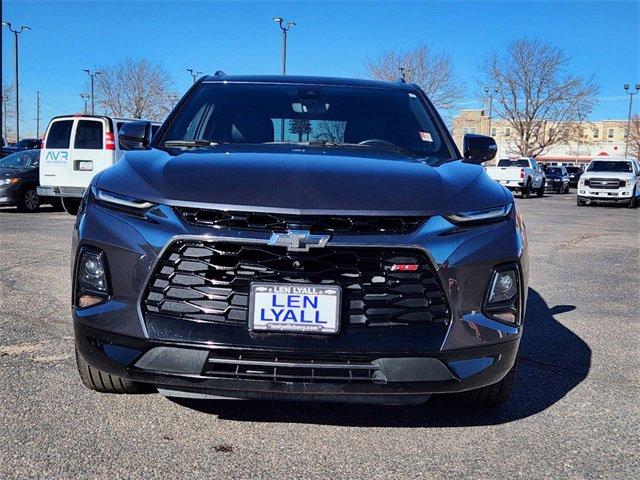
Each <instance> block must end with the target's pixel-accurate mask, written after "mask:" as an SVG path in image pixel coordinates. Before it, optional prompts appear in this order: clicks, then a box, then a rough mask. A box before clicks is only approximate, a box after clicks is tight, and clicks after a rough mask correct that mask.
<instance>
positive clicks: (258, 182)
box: [97, 145, 511, 215]
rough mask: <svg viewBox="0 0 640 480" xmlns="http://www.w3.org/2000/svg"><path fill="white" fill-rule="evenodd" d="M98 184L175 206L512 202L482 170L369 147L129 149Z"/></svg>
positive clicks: (316, 208) (449, 206) (439, 207)
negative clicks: (431, 162)
mask: <svg viewBox="0 0 640 480" xmlns="http://www.w3.org/2000/svg"><path fill="white" fill-rule="evenodd" d="M97 183H98V184H97V186H98V187H99V188H101V189H104V190H109V191H113V192H115V193H120V194H123V195H128V196H130V197H135V198H140V199H144V200H147V201H151V202H155V203H164V204H170V205H174V206H204V205H206V206H208V207H210V208H226V209H240V210H253V209H255V210H257V211H280V212H283V213H285V212H289V213H301V212H303V211H304V212H306V213H313V212H316V213H323V212H325V213H328V212H331V213H332V214H354V213H359V214H391V213H396V214H399V213H403V214H427V215H433V214H442V213H450V212H458V211H469V210H476V209H480V208H484V207H488V206H494V205H501V204H504V203H506V202H507V201H508V200H509V199H510V198H511V196H510V194H508V193H507V192H506V191H505V190H504V189H503V188H502V187H500V186H499V185H498V184H497V183H495V182H494V181H493V180H491V179H490V178H489V176H488V175H487V174H486V173H485V171H484V169H483V168H482V166H479V165H471V164H466V163H462V162H461V161H452V162H448V163H445V164H442V165H440V166H437V167H433V166H429V165H427V164H426V163H424V162H422V161H420V160H418V159H415V158H413V157H406V156H402V155H398V154H396V153H393V152H388V151H384V150H374V149H372V148H337V147H307V146H300V145H293V146H283V145H264V146H249V145H240V146H233V145H221V146H218V147H215V148H213V149H201V150H193V151H191V152H186V153H182V154H179V155H170V154H169V153H167V152H165V151H162V150H155V149H154V150H146V151H132V152H127V153H126V154H125V155H124V156H123V157H122V159H121V160H120V161H119V162H118V163H116V164H115V165H114V166H113V167H111V168H109V169H107V170H105V171H104V172H103V173H102V174H101V175H100V176H99V177H98V180H97Z"/></svg>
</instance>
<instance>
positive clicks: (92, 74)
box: [82, 70, 102, 115]
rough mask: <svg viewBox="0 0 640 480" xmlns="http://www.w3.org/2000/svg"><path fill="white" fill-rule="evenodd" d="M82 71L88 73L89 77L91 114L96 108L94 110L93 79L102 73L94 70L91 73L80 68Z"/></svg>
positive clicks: (94, 112)
mask: <svg viewBox="0 0 640 480" xmlns="http://www.w3.org/2000/svg"><path fill="white" fill-rule="evenodd" d="M82 71H83V72H87V75H89V76H90V77H91V115H95V114H96V110H95V102H94V99H95V97H94V95H93V80H94V79H95V78H96V77H97V76H98V75H100V74H102V72H96V71H94V72H93V73H91V72H90V71H89V70H82Z"/></svg>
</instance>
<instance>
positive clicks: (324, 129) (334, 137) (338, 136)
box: [313, 120, 347, 142]
mask: <svg viewBox="0 0 640 480" xmlns="http://www.w3.org/2000/svg"><path fill="white" fill-rule="evenodd" d="M346 125H347V122H335V121H331V120H322V121H320V122H318V123H317V125H316V128H315V132H314V135H313V137H314V138H315V139H316V140H324V141H326V142H343V141H344V129H345V127H346Z"/></svg>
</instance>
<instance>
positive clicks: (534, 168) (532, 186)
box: [486, 157, 546, 198]
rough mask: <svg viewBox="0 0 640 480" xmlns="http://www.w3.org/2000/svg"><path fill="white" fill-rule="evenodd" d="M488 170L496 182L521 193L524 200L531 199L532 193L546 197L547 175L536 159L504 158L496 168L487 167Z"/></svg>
mask: <svg viewBox="0 0 640 480" xmlns="http://www.w3.org/2000/svg"><path fill="white" fill-rule="evenodd" d="M486 170H487V173H488V174H489V176H490V177H491V178H493V179H494V180H495V181H496V182H498V183H500V185H503V186H505V187H507V188H508V189H509V190H512V191H514V192H516V193H520V194H521V195H522V198H529V196H530V195H531V193H532V192H535V193H536V195H537V196H538V197H541V196H542V195H544V190H545V187H546V177H545V173H544V172H543V171H542V168H540V166H539V165H538V162H536V160H535V159H534V158H524V157H523V158H517V159H513V160H512V159H508V158H503V159H501V160H498V164H497V165H496V166H495V167H487V168H486Z"/></svg>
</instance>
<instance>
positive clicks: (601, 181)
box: [585, 178, 620, 190]
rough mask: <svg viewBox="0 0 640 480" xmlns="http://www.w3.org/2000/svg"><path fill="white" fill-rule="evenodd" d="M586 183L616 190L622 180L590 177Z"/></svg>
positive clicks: (593, 186)
mask: <svg viewBox="0 0 640 480" xmlns="http://www.w3.org/2000/svg"><path fill="white" fill-rule="evenodd" d="M587 182H588V183H587ZM585 185H587V186H589V187H591V188H605V189H613V190H615V189H617V188H620V180H618V179H616V178H590V179H588V180H585Z"/></svg>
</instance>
